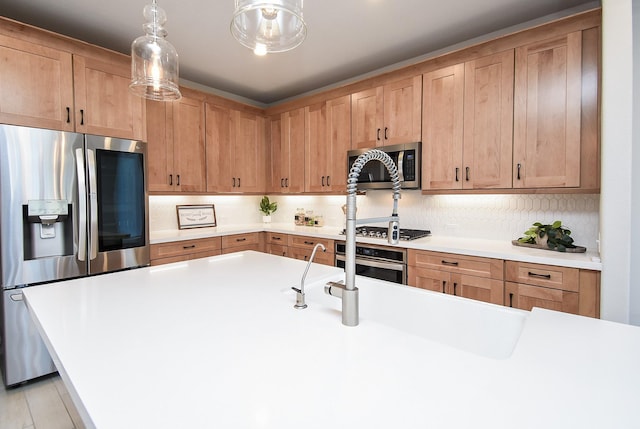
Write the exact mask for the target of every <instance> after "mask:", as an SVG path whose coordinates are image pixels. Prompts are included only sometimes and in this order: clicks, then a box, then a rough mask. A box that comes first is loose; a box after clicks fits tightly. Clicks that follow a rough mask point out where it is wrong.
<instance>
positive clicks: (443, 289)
mask: <svg viewBox="0 0 640 429" xmlns="http://www.w3.org/2000/svg"><path fill="white" fill-rule="evenodd" d="M446 287H447V281H446V280H442V293H445V290H446Z"/></svg>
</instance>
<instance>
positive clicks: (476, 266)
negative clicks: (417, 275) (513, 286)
mask: <svg viewBox="0 0 640 429" xmlns="http://www.w3.org/2000/svg"><path fill="white" fill-rule="evenodd" d="M408 259H409V262H408V263H409V265H410V266H415V267H418V268H429V269H435V270H441V271H448V272H450V273H458V274H468V275H471V276H476V277H488V278H492V279H497V280H502V279H504V261H503V260H502V259H491V258H481V257H477V256H463V255H456V254H453V253H440V252H429V251H422V250H420V251H416V250H411V249H409V252H408Z"/></svg>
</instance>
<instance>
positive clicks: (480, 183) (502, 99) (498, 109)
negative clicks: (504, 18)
mask: <svg viewBox="0 0 640 429" xmlns="http://www.w3.org/2000/svg"><path fill="white" fill-rule="evenodd" d="M513 56H514V53H513V50H508V51H505V52H501V53H497V54H494V55H490V56H487V57H483V58H478V59H476V60H473V61H469V62H467V63H465V73H464V76H465V84H464V89H465V93H464V147H463V157H464V164H463V171H462V176H463V177H462V179H463V180H462V184H463V186H462V187H463V188H465V189H501V188H502V189H504V188H511V177H512V170H511V166H512V162H513V158H512V153H513V150H512V148H513V70H514V65H513Z"/></svg>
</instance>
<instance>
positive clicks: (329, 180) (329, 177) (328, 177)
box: [327, 176, 331, 186]
mask: <svg viewBox="0 0 640 429" xmlns="http://www.w3.org/2000/svg"><path fill="white" fill-rule="evenodd" d="M327 186H331V176H327Z"/></svg>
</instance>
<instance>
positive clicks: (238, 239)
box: [236, 237, 247, 242]
mask: <svg viewBox="0 0 640 429" xmlns="http://www.w3.org/2000/svg"><path fill="white" fill-rule="evenodd" d="M236 241H237V242H240V241H247V239H246V238H244V237H243V238H236Z"/></svg>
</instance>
